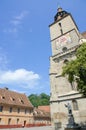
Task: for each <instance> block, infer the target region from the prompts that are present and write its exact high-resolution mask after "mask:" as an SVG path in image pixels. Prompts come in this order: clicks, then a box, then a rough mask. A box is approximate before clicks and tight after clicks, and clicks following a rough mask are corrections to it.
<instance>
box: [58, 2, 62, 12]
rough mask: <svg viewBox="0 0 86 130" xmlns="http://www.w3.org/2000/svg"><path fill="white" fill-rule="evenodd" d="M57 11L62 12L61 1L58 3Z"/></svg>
mask: <svg viewBox="0 0 86 130" xmlns="http://www.w3.org/2000/svg"><path fill="white" fill-rule="evenodd" d="M57 11H58V12H61V11H62V7H61V6H60V4H59V3H58V4H57Z"/></svg>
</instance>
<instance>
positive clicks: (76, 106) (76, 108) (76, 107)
mask: <svg viewBox="0 0 86 130" xmlns="http://www.w3.org/2000/svg"><path fill="white" fill-rule="evenodd" d="M72 104H73V110H75V111H77V110H78V103H77V101H76V100H75V99H74V100H72Z"/></svg>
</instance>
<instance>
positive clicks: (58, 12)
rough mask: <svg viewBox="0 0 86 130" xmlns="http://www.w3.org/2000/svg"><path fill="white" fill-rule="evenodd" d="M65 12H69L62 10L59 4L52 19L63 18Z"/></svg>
mask: <svg viewBox="0 0 86 130" xmlns="http://www.w3.org/2000/svg"><path fill="white" fill-rule="evenodd" d="M67 14H69V13H68V12H66V11H64V10H62V8H61V7H60V6H59V7H58V9H57V13H56V15H55V16H54V21H57V20H59V19H61V18H63V17H64V16H66V15H67Z"/></svg>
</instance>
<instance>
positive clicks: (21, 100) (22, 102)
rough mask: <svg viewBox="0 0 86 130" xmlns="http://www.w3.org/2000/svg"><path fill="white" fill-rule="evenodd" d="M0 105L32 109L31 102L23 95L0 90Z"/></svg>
mask: <svg viewBox="0 0 86 130" xmlns="http://www.w3.org/2000/svg"><path fill="white" fill-rule="evenodd" d="M0 104H8V105H16V106H21V107H28V108H30V107H31V108H33V106H32V104H31V102H30V101H29V99H28V97H27V96H26V95H25V94H21V93H18V92H14V91H10V90H8V89H5V88H4V89H2V88H0Z"/></svg>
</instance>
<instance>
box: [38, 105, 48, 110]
mask: <svg viewBox="0 0 86 130" xmlns="http://www.w3.org/2000/svg"><path fill="white" fill-rule="evenodd" d="M38 109H40V110H43V111H45V112H50V106H49V105H48V106H38Z"/></svg>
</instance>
